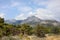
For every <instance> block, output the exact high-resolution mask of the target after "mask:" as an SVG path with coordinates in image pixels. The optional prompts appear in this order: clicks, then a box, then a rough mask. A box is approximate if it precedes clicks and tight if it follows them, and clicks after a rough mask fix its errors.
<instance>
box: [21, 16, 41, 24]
mask: <svg viewBox="0 0 60 40" xmlns="http://www.w3.org/2000/svg"><path fill="white" fill-rule="evenodd" d="M40 22H41V19H40V18H38V17H35V16H31V17H28V18H27V19H25V20H23V22H22V23H21V24H23V23H28V24H37V23H40Z"/></svg>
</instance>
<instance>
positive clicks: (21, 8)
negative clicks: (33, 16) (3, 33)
mask: <svg viewBox="0 0 60 40" xmlns="http://www.w3.org/2000/svg"><path fill="white" fill-rule="evenodd" d="M18 10H19V11H21V12H29V11H31V10H32V8H31V7H28V6H22V7H19V8H18Z"/></svg>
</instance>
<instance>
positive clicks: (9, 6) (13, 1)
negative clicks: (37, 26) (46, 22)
mask: <svg viewBox="0 0 60 40" xmlns="http://www.w3.org/2000/svg"><path fill="white" fill-rule="evenodd" d="M32 15H34V16H36V17H39V18H41V19H56V20H60V0H0V17H4V18H5V19H6V20H7V19H16V20H23V19H26V18H27V17H29V16H32Z"/></svg>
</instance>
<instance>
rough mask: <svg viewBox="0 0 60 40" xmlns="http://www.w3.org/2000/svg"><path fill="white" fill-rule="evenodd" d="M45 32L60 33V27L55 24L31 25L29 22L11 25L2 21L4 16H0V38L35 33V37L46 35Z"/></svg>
mask: <svg viewBox="0 0 60 40" xmlns="http://www.w3.org/2000/svg"><path fill="white" fill-rule="evenodd" d="M45 34H55V35H58V34H60V27H55V26H47V27H45V26H43V25H39V24H37V25H36V26H31V25H29V24H20V25H13V24H7V23H4V18H0V38H2V37H5V36H15V35H18V36H19V37H20V38H22V37H23V36H24V35H29V36H31V35H35V36H37V37H40V38H42V37H46V35H45Z"/></svg>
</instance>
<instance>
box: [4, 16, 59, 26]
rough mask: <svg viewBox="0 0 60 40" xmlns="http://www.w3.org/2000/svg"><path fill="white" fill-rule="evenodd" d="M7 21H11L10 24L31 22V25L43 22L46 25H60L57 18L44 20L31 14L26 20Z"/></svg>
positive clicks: (8, 21) (7, 21)
mask: <svg viewBox="0 0 60 40" xmlns="http://www.w3.org/2000/svg"><path fill="white" fill-rule="evenodd" d="M5 22H6V23H10V24H24V23H27V24H30V25H36V24H41V25H44V26H60V22H58V21H56V20H48V19H47V20H42V19H40V18H38V17H36V16H30V17H28V18H27V19H24V20H15V19H12V20H5Z"/></svg>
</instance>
